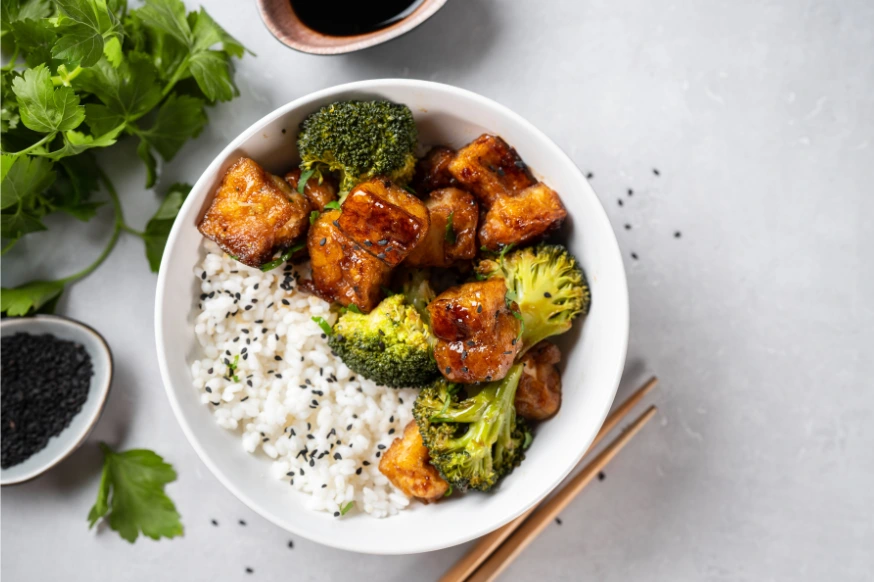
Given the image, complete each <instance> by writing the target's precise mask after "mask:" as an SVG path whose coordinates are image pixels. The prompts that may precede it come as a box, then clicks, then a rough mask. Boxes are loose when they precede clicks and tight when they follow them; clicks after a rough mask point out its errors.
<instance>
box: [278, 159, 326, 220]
mask: <svg viewBox="0 0 874 582" xmlns="http://www.w3.org/2000/svg"><path fill="white" fill-rule="evenodd" d="M300 174H301V172H300V168H295V169H293V170H292V171H290V172H289V173H287V174H286V175H285V181H286V182H288V185H289V186H291V189H292V190H294V191H295V192H297V184H298V180H300ZM303 195H304V196H306V199H307V200H309V201H310V204H312V206H313V208H314V209H315V210H318V211H319V212H321V211H322V210H324V209H325V204H327V203H328V202H333V201H334V200H336V199H337V181H336V180H334V178H332V177H331V176H325V177H323V178H322V182H321V184H320V183H319V181H318V179H317V178H310V179H309V180H307V183H306V186H304V188H303Z"/></svg>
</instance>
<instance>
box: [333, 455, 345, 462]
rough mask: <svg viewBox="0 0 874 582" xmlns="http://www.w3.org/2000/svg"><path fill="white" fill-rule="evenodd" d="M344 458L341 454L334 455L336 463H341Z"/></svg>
mask: <svg viewBox="0 0 874 582" xmlns="http://www.w3.org/2000/svg"><path fill="white" fill-rule="evenodd" d="M342 458H343V455H341V454H340V453H334V460H335V461H339V460H341V459H342Z"/></svg>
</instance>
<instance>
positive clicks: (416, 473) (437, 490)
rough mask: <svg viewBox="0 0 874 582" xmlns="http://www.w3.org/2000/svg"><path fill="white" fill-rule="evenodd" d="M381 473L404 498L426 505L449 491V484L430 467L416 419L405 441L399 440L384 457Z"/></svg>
mask: <svg viewBox="0 0 874 582" xmlns="http://www.w3.org/2000/svg"><path fill="white" fill-rule="evenodd" d="M379 472H380V473H382V474H383V475H385V476H386V477H387V478H388V480H389V481H391V482H392V485H394V486H395V487H397V488H398V489H400V490H401V491H403V492H404V494H405V495H407V496H408V497H416V498H418V499H421V500H422V501H424V502H425V503H428V502H430V501H437V500H439V499H440V498H441V497H443V496H444V495H446V492H447V491H449V483H447V482H446V480H445V479H443V477H441V476H440V473H439V472H438V471H437V469H435V468H434V466H433V465H431V457H430V456H429V455H428V449H427V448H425V445H424V444H423V443H422V435H420V434H419V427H418V426H416V421H415V420H412V421H410V422H409V424H407V426H406V428H405V429H404V434H403V436H402V438H396V439H395V440H394V442H392V444H391V446H390V447H389V448H388V449H387V450H386V451H385V453H384V454H383V455H382V459H380V460H379Z"/></svg>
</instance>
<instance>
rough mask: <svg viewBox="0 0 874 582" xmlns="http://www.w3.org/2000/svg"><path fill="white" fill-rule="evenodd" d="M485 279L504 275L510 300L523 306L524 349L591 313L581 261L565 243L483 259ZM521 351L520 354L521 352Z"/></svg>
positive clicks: (480, 270) (479, 270) (481, 272)
mask: <svg viewBox="0 0 874 582" xmlns="http://www.w3.org/2000/svg"><path fill="white" fill-rule="evenodd" d="M476 271H477V275H478V276H479V277H481V278H485V279H489V278H492V277H503V278H504V280H505V281H506V283H507V299H508V300H512V301H515V302H516V303H517V304H518V305H519V311H520V312H521V315H522V346H523V352H521V353H524V351H527V350H528V349H530V348H532V347H534V346H535V345H537V343H538V342H540V341H541V340H544V339H546V338H548V337H550V336H554V335H559V334H562V333H564V332H566V331H568V330H569V329H570V328H571V325H572V324H573V320H574V319H575V318H576V317H577V316H578V315H580V314H583V315H585V314H586V313H588V312H589V305H590V303H591V295H590V293H589V285H588V283H587V282H586V275H585V273H583V270H582V268H581V267H580V266H579V264H578V263H577V260H576V259H575V258H574V257H573V255H571V254H570V252H568V250H567V249H566V248H565V247H563V246H561V245H548V244H541V245H537V246H534V247H528V248H524V249H517V250H515V251H512V252H509V253H507V254H505V255H503V256H499V257H497V258H496V259H486V260H483V261H480V263H479V264H478V265H477V267H476ZM521 353H520V355H521Z"/></svg>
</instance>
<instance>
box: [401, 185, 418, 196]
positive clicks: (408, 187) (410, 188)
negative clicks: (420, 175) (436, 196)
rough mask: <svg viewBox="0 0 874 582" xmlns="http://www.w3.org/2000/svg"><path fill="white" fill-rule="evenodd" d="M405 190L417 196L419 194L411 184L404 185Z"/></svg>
mask: <svg viewBox="0 0 874 582" xmlns="http://www.w3.org/2000/svg"><path fill="white" fill-rule="evenodd" d="M404 190H406V191H407V192H409V193H410V194H412V195H413V196H416V195H417V194H416V191H415V190H413V188H412V187H411V186H404Z"/></svg>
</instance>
